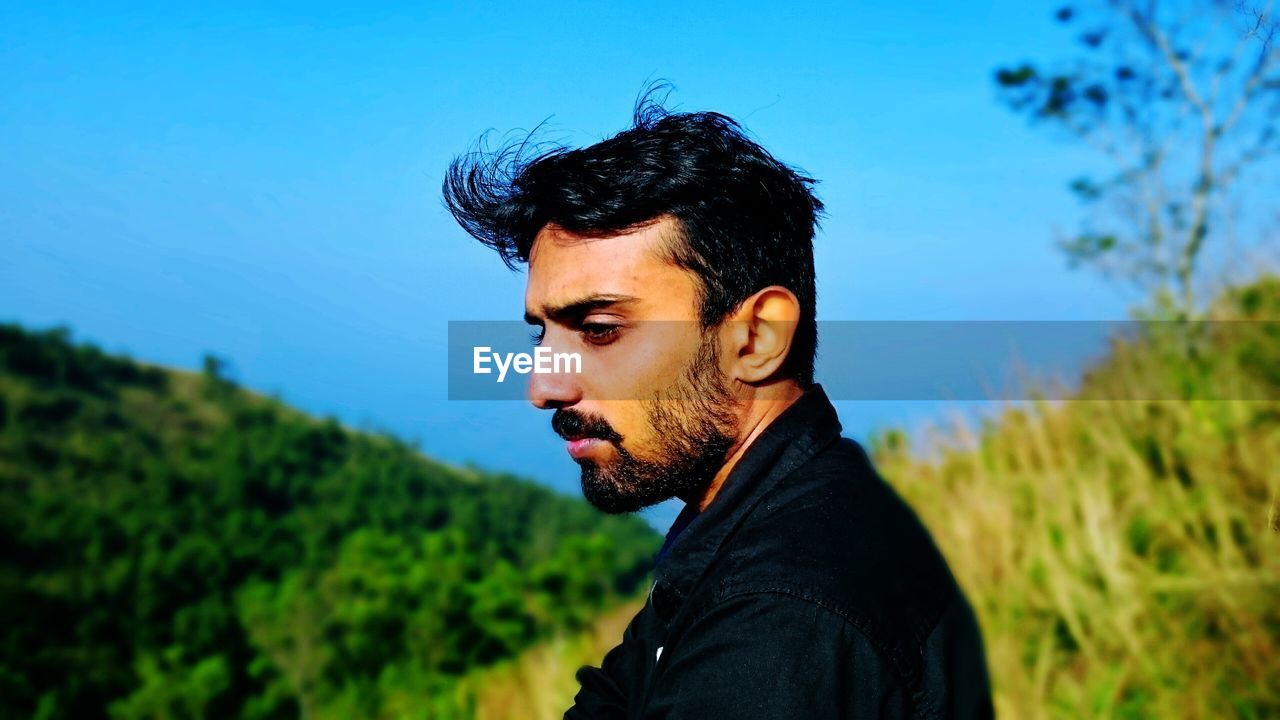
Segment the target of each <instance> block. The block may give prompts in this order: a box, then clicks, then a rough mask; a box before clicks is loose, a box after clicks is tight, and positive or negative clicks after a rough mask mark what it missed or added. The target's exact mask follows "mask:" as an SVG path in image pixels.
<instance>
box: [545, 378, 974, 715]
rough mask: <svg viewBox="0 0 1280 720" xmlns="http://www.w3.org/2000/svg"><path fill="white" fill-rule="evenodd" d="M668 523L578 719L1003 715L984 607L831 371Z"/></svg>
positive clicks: (580, 701) (583, 676)
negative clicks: (871, 446) (842, 410)
mask: <svg viewBox="0 0 1280 720" xmlns="http://www.w3.org/2000/svg"><path fill="white" fill-rule="evenodd" d="M957 511H963V509H962V508H957ZM668 539H669V542H668V544H667V546H666V547H664V551H665V552H664V554H663V556H662V557H660V559H659V561H658V565H657V567H656V568H655V570H654V576H655V580H654V584H653V587H652V589H651V590H650V592H649V598H648V601H647V602H646V603H645V606H644V608H642V609H641V610H640V612H639V613H638V614H637V615H636V617H635V618H634V619H633V620H632V621H631V623H630V625H629V626H628V627H627V629H626V631H625V632H624V634H623V638H622V642H621V644H619V645H618V646H617V647H615V648H614V649H612V650H610V651H609V653H608V654H607V655H606V656H605V658H604V661H603V662H602V663H601V667H599V668H594V667H583V668H582V669H581V670H579V671H578V675H577V677H578V682H579V683H580V684H581V686H582V687H581V690H580V691H579V692H578V695H577V698H576V699H575V701H574V706H573V707H572V708H570V709H569V710H568V712H566V713H565V718H566V720H584V719H587V718H591V719H599V718H608V719H613V718H618V719H623V718H625V719H627V720H640V719H642V718H643V719H645V720H650V719H652V720H657V719H658V718H662V719H664V720H676V719H678V718H698V719H699V720H702V719H704V718H744V719H751V718H770V719H771V720H772V719H777V718H804V719H805V720H823V719H826V718H832V719H834V718H873V717H909V718H942V717H946V718H951V717H959V718H972V717H990V716H991V715H992V705H991V689H990V685H989V681H988V675H987V667H986V661H985V658H984V653H983V647H982V637H981V634H980V632H979V629H978V623H977V619H976V618H975V616H974V613H973V610H972V609H971V608H970V606H969V604H968V602H967V601H966V600H965V598H964V596H963V595H962V594H961V592H960V589H959V588H958V586H957V585H956V582H955V580H954V578H953V577H952V575H951V572H950V571H949V570H948V568H947V565H946V562H945V561H944V560H943V558H942V556H941V554H940V553H939V552H938V550H937V548H936V547H935V546H934V543H933V541H932V539H931V538H930V536H929V534H928V532H927V531H926V530H925V528H924V526H923V525H921V523H920V521H919V520H918V519H917V518H916V516H915V514H914V513H913V512H912V511H911V509H910V508H908V507H907V505H906V504H905V503H904V502H903V501H902V500H901V499H900V498H899V497H898V496H897V495H896V494H895V493H894V492H893V490H892V489H891V488H890V487H889V486H888V485H887V484H886V483H885V482H884V481H883V480H882V479H881V478H880V477H879V476H878V475H877V474H876V471H875V469H874V468H873V467H872V465H871V462H870V460H869V459H868V458H867V455H866V453H865V452H864V451H863V450H862V448H861V447H860V446H859V445H858V444H857V443H855V442H854V441H852V440H849V439H846V438H842V437H840V422H839V420H838V419H837V417H836V412H835V408H833V407H832V406H831V403H830V402H829V401H828V400H827V396H826V394H825V393H824V392H823V390H822V388H821V387H820V386H818V385H814V386H813V387H812V388H810V389H809V390H808V391H806V392H805V394H804V395H803V396H802V397H801V398H800V399H799V400H797V401H796V402H795V403H794V404H793V405H792V406H791V407H789V408H787V409H786V410H785V411H784V412H783V413H782V414H781V415H780V416H779V417H778V418H777V419H775V420H774V422H773V423H772V424H770V425H769V426H768V427H766V428H765V430H764V432H762V433H761V434H760V435H759V436H758V437H757V438H756V440H755V442H754V443H752V444H751V445H750V446H749V447H748V448H747V450H746V452H745V453H744V454H743V456H742V458H741V459H740V460H739V462H738V464H737V465H736V466H735V467H734V468H733V470H732V471H731V472H730V474H729V476H728V478H726V480H725V482H724V484H723V486H722V487H721V489H720V491H719V494H717V495H716V497H715V499H714V500H713V501H712V502H711V504H710V505H708V506H707V508H706V509H705V510H704V511H703V512H701V513H698V514H696V515H695V514H692V513H690V520H689V522H688V525H687V527H685V528H683V531H682V532H678V533H676V534H672V535H671V536H670V537H669V538H668Z"/></svg>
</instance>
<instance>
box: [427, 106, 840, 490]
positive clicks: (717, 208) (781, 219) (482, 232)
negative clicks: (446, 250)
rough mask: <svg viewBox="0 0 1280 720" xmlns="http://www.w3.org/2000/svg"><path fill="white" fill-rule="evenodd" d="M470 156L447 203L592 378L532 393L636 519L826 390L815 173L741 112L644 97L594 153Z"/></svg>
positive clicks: (587, 471)
mask: <svg viewBox="0 0 1280 720" xmlns="http://www.w3.org/2000/svg"><path fill="white" fill-rule="evenodd" d="M522 147H524V146H519V147H517V148H515V149H513V150H510V151H501V152H498V153H493V154H484V153H474V154H471V155H468V156H464V157H460V158H458V159H456V160H455V161H454V163H453V164H452V165H451V167H450V169H449V173H448V176H447V178H446V180H445V186H444V194H445V202H446V204H447V206H448V207H449V209H450V211H451V212H452V213H453V215H454V217H455V218H457V220H458V222H459V223H460V224H461V225H462V226H463V227H464V228H465V229H466V230H467V231H468V232H469V233H470V234H472V235H473V236H475V237H476V238H478V239H479V240H480V241H481V242H483V243H485V244H486V245H489V246H491V247H493V248H495V249H496V250H497V251H498V252H499V253H500V254H501V256H502V258H503V260H504V261H505V262H506V263H507V265H508V266H510V267H513V268H514V267H516V266H517V265H518V264H520V263H527V264H528V266H529V282H528V287H527V290H526V294H525V310H526V312H525V318H526V320H527V321H528V322H530V323H531V324H534V325H537V326H539V327H540V328H541V329H542V337H541V338H540V339H539V342H542V343H544V344H547V345H550V346H552V347H553V348H555V349H556V350H557V351H561V350H566V351H572V352H577V353H579V354H580V355H581V356H582V357H583V367H582V372H581V373H580V374H568V373H566V374H557V375H538V374H535V375H533V376H531V377H532V378H533V379H532V380H531V384H530V388H529V392H530V397H531V399H532V401H533V402H534V403H535V404H536V405H538V406H539V407H542V408H547V409H555V414H554V415H553V417H552V426H553V428H554V429H555V430H556V432H557V433H559V434H560V435H561V436H562V437H565V438H566V439H567V440H569V441H570V442H569V452H570V454H571V455H572V456H573V457H574V459H575V460H576V461H577V462H578V463H579V464H580V465H581V466H582V471H583V478H582V481H583V491H584V494H585V495H586V497H587V499H588V500H590V501H591V502H592V503H593V504H595V505H597V506H598V507H600V508H601V509H603V510H606V511H609V512H625V511H630V510H635V509H638V508H640V507H643V506H645V505H649V504H653V503H656V502H660V501H662V500H665V499H667V498H669V497H672V496H678V497H681V498H684V499H686V500H688V499H690V498H692V497H696V496H698V495H699V494H700V493H701V492H702V491H703V490H705V489H706V487H707V484H708V483H709V482H710V481H711V479H712V478H713V477H714V476H715V474H716V473H717V471H718V470H719V469H720V468H721V466H722V465H724V463H725V460H726V457H727V455H728V454H729V453H730V452H731V451H732V450H733V449H734V447H735V446H736V445H737V444H738V443H740V442H742V440H743V439H744V436H745V435H746V433H747V432H748V430H749V428H747V427H746V426H747V425H749V424H750V422H751V420H752V418H753V417H758V408H757V407H756V405H757V404H759V403H762V402H765V401H768V400H770V399H775V398H777V397H781V395H780V394H779V390H780V388H790V389H792V390H794V389H796V388H801V389H803V388H807V387H808V386H809V385H811V384H812V382H813V359H814V353H815V350H816V344H817V338H816V335H817V333H816V322H815V312H814V305H815V290H814V269H813V233H814V228H815V225H816V221H817V217H818V215H819V214H820V213H821V210H822V204H821V202H820V201H819V200H818V199H817V198H816V197H814V195H813V193H812V190H811V186H812V184H813V180H812V179H810V178H808V177H805V176H804V175H801V174H799V173H798V172H796V171H795V170H793V169H791V168H789V167H788V166H786V165H784V164H782V163H781V162H779V161H777V160H775V159H774V158H773V157H772V156H771V155H770V154H769V153H768V152H766V151H765V150H764V149H763V148H761V147H760V146H759V145H757V144H756V143H754V142H752V141H751V140H749V139H748V138H747V137H746V136H745V135H744V134H743V132H742V130H741V128H740V127H739V126H738V125H737V124H736V123H735V122H734V121H732V120H730V119H729V118H727V117H725V116H723V115H719V114H716V113H682V114H672V113H667V112H666V111H664V110H662V109H661V108H660V107H658V106H656V105H653V104H650V103H648V102H642V103H641V104H640V106H639V107H638V109H637V111H636V115H635V124H634V127H632V128H631V129H628V130H626V131H624V132H622V133H619V134H618V135H616V136H614V137H612V138H610V139H608V140H605V141H603V142H600V143H597V144H595V145H592V146H590V147H586V148H582V149H577V150H566V149H557V150H553V151H550V152H543V153H541V154H539V155H537V156H536V157H532V158H528V157H524V156H523V155H522V153H521V148H522Z"/></svg>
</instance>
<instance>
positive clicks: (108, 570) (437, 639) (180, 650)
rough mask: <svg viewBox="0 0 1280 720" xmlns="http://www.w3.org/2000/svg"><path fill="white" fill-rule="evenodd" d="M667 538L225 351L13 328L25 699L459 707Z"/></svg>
mask: <svg viewBox="0 0 1280 720" xmlns="http://www.w3.org/2000/svg"><path fill="white" fill-rule="evenodd" d="M657 543H658V537H657V535H656V534H655V533H654V532H653V531H652V530H651V529H649V528H648V527H647V526H646V525H645V524H644V523H643V522H642V521H640V520H638V519H635V518H611V517H604V516H601V515H600V514H599V513H597V512H595V511H594V510H592V509H591V508H589V507H588V506H587V505H585V504H584V503H582V502H580V501H578V500H576V499H571V498H567V497H562V496H558V495H556V494H553V493H552V492H550V491H548V490H546V489H543V488H540V487H538V486H535V485H533V484H531V483H528V482H523V481H520V480H518V479H516V478H513V477H509V476H502V475H492V474H485V473H480V472H476V471H472V470H464V469H459V468H454V467H450V466H447V465H444V464H441V463H438V462H434V461H432V460H430V459H428V458H426V457H423V456H422V455H421V454H419V453H418V452H416V451H415V450H414V449H413V448H412V447H409V446H407V445H406V444H404V443H402V442H400V441H398V440H396V439H395V438H392V437H388V436H385V435H379V434H372V433H365V432H355V431H352V430H350V429H347V428H345V427H343V426H342V425H340V424H339V423H337V422H336V421H335V420H332V419H328V420H318V419H314V418H311V417H308V416H307V415H305V414H303V413H300V412H298V411H296V410H293V409H290V408H289V407H287V406H285V405H284V404H282V403H280V402H279V401H277V400H273V399H270V398H266V397H262V396H259V395H256V394H254V393H251V392H248V391H246V390H243V389H241V388H238V387H236V386H235V385H234V384H233V383H231V382H230V381H228V380H227V379H225V378H224V377H222V376H221V374H220V370H219V365H218V363H217V362H216V361H213V360H208V361H206V367H205V371H204V373H202V374H197V373H187V372H178V371H173V370H167V369H161V368H157V367H152V366H147V365H143V364H140V363H137V362H134V361H132V360H129V359H127V358H121V357H113V356H109V355H106V354H104V353H102V352H101V351H99V350H98V349H96V348H94V347H91V346H88V345H77V344H74V343H72V342H71V341H70V339H69V337H68V334H67V332H66V331H63V330H55V331H47V332H30V331H27V330H23V329H21V328H19V327H16V326H12V325H5V326H0V546H2V547H3V556H2V557H3V560H0V606H3V607H4V609H5V614H6V618H7V619H6V628H5V631H4V639H3V644H0V715H3V716H5V717H75V718H93V717H108V716H109V717H119V718H143V717H148V718H178V717H183V718H185V717H216V718H229V717H248V718H269V717H299V716H301V717H305V718H315V717H376V716H379V715H388V714H393V715H395V716H397V717H399V716H402V715H405V714H409V715H411V716H422V717H449V716H451V715H452V714H453V711H454V708H453V705H454V703H455V700H454V698H455V696H456V695H457V693H456V692H454V686H455V684H456V681H457V679H458V678H461V677H462V676H464V675H466V674H468V673H471V672H474V671H475V670H476V669H477V668H482V667H485V666H489V665H492V664H494V663H496V662H498V661H501V660H504V659H507V658H510V657H514V656H515V655H516V654H517V653H519V652H520V651H521V650H523V649H525V648H527V647H529V646H531V645H533V644H534V643H536V642H537V641H539V640H540V639H543V638H547V637H550V636H552V635H554V634H557V633H561V632H564V631H573V630H579V629H582V628H585V627H586V626H587V625H588V624H589V623H590V621H591V620H592V619H593V618H594V617H596V616H597V615H598V614H599V613H600V612H601V611H603V610H604V609H606V608H608V607H611V606H613V605H615V604H616V603H617V602H619V601H620V600H622V599H624V598H627V597H630V596H632V595H634V593H635V592H636V591H637V590H639V589H640V588H642V586H643V583H644V579H645V577H646V575H647V572H648V570H649V563H650V560H651V557H652V553H653V552H654V550H656V548H657ZM405 698H411V699H412V703H413V711H412V713H405V712H402V711H401V710H396V709H394V708H393V707H392V704H394V703H400V702H403V701H404V699H405Z"/></svg>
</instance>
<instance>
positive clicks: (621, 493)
mask: <svg viewBox="0 0 1280 720" xmlns="http://www.w3.org/2000/svg"><path fill="white" fill-rule="evenodd" d="M579 464H581V465H582V466H583V467H582V496H583V497H584V498H585V499H586V501H587V502H588V503H590V504H591V506H592V507H594V508H596V509H597V510H599V511H601V512H604V513H607V514H609V515H622V514H624V513H633V512H637V511H639V510H643V509H644V508H647V507H649V506H650V505H657V504H658V503H660V502H662V501H664V500H668V499H670V498H671V497H673V496H671V495H666V496H662V493H652V492H649V493H646V492H640V491H637V490H636V489H635V488H626V487H621V486H620V485H619V484H618V483H617V482H616V481H613V480H610V479H606V478H603V477H600V476H599V475H597V474H596V472H595V466H594V465H588V464H585V463H579Z"/></svg>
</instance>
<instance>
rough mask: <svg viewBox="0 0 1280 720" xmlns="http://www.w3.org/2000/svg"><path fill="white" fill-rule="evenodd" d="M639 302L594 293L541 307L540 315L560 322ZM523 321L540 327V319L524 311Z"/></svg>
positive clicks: (627, 298) (622, 296)
mask: <svg viewBox="0 0 1280 720" xmlns="http://www.w3.org/2000/svg"><path fill="white" fill-rule="evenodd" d="M639 300H640V298H638V297H633V296H631V295H612V294H607V293H596V294H593V295H587V296H586V297H583V298H579V299H577V300H574V301H572V302H567V303H563V304H561V305H543V306H542V313H543V316H545V317H548V318H550V319H552V320H555V321H561V320H563V319H564V318H569V317H580V316H582V315H586V314H587V313H589V312H591V311H592V310H600V309H602V308H606V307H612V306H614V305H628V304H631V303H634V302H637V301H639ZM524 321H525V322H527V323H529V324H530V325H540V324H542V317H539V316H537V315H534V314H533V313H532V312H530V311H528V310H526V311H525V313H524Z"/></svg>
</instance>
